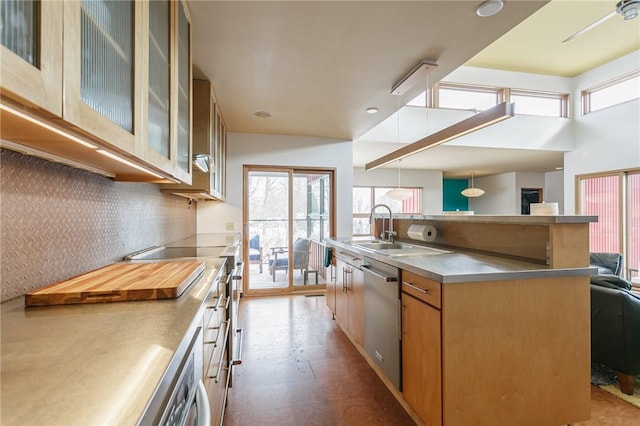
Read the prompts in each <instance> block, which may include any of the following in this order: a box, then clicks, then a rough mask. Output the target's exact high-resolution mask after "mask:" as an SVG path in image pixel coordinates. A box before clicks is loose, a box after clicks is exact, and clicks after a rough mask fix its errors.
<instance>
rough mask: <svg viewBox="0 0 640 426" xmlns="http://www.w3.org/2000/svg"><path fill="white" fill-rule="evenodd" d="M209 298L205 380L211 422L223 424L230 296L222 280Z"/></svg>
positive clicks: (204, 327) (204, 354)
mask: <svg viewBox="0 0 640 426" xmlns="http://www.w3.org/2000/svg"><path fill="white" fill-rule="evenodd" d="M215 285H217V287H216V288H215V289H212V290H211V291H210V293H209V295H208V297H207V301H206V305H205V306H206V307H205V312H204V316H203V320H202V324H203V327H202V329H203V348H202V349H203V370H202V382H203V383H204V386H205V388H206V390H207V395H208V396H209V405H210V408H211V424H212V425H213V424H215V425H217V424H222V419H223V416H224V407H225V401H226V398H227V390H228V387H229V357H228V350H229V345H228V342H229V318H228V315H227V312H228V306H229V298H228V297H227V292H226V281H225V280H220V281H219V282H217V283H216V284H215Z"/></svg>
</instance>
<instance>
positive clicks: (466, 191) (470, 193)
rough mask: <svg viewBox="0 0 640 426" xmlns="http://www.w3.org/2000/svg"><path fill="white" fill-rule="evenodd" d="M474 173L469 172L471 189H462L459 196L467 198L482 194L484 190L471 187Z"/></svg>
mask: <svg viewBox="0 0 640 426" xmlns="http://www.w3.org/2000/svg"><path fill="white" fill-rule="evenodd" d="M474 174H475V173H474V172H471V187H469V188H466V189H463V190H462V192H461V194H462V195H464V196H465V197H468V198H475V197H480V196H481V195H483V194H484V190H483V189H481V188H476V187H474V186H473V175H474Z"/></svg>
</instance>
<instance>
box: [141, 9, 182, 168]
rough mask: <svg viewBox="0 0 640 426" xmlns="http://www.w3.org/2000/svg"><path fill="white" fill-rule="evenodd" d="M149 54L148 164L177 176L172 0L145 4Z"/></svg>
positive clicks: (146, 65) (146, 101) (145, 141)
mask: <svg viewBox="0 0 640 426" xmlns="http://www.w3.org/2000/svg"><path fill="white" fill-rule="evenodd" d="M143 4H144V6H145V9H144V11H145V16H144V24H145V28H144V31H143V34H146V35H145V37H144V38H143V46H144V51H145V52H146V54H145V59H146V61H145V63H144V65H143V66H144V69H143V70H141V72H142V74H143V76H144V77H143V86H144V88H145V89H144V92H145V96H144V97H143V105H144V107H143V113H142V136H141V137H142V144H143V149H144V160H146V161H147V162H149V163H151V164H153V165H154V166H156V167H158V168H160V169H162V170H163V171H165V172H167V173H170V174H173V168H174V167H175V165H174V161H173V156H172V145H173V144H172V136H173V135H172V134H171V76H172V75H173V73H172V68H171V64H172V63H173V62H174V58H173V50H172V49H171V46H172V33H171V21H172V18H173V5H172V3H171V2H170V1H169V0H154V1H150V2H144V3H143Z"/></svg>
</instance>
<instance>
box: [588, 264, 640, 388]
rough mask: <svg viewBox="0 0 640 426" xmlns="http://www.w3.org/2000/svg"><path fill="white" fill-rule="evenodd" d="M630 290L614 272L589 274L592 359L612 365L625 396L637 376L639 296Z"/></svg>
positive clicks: (639, 330) (639, 365)
mask: <svg viewBox="0 0 640 426" xmlns="http://www.w3.org/2000/svg"><path fill="white" fill-rule="evenodd" d="M630 290H631V283H630V282H629V281H626V280H624V279H622V278H620V277H619V276H617V275H615V274H604V275H594V276H592V277H591V360H592V361H595V362H600V363H602V364H604V365H606V366H608V367H610V368H612V369H613V370H614V371H615V372H616V376H617V378H618V382H620V390H621V391H622V392H624V393H626V394H628V395H632V394H633V388H634V384H635V380H636V377H637V376H638V375H640V297H639V296H637V295H635V294H633V293H631V291H630Z"/></svg>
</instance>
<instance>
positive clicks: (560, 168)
mask: <svg viewBox="0 0 640 426" xmlns="http://www.w3.org/2000/svg"><path fill="white" fill-rule="evenodd" d="M563 168H564V167H556V170H562V169H563Z"/></svg>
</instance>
